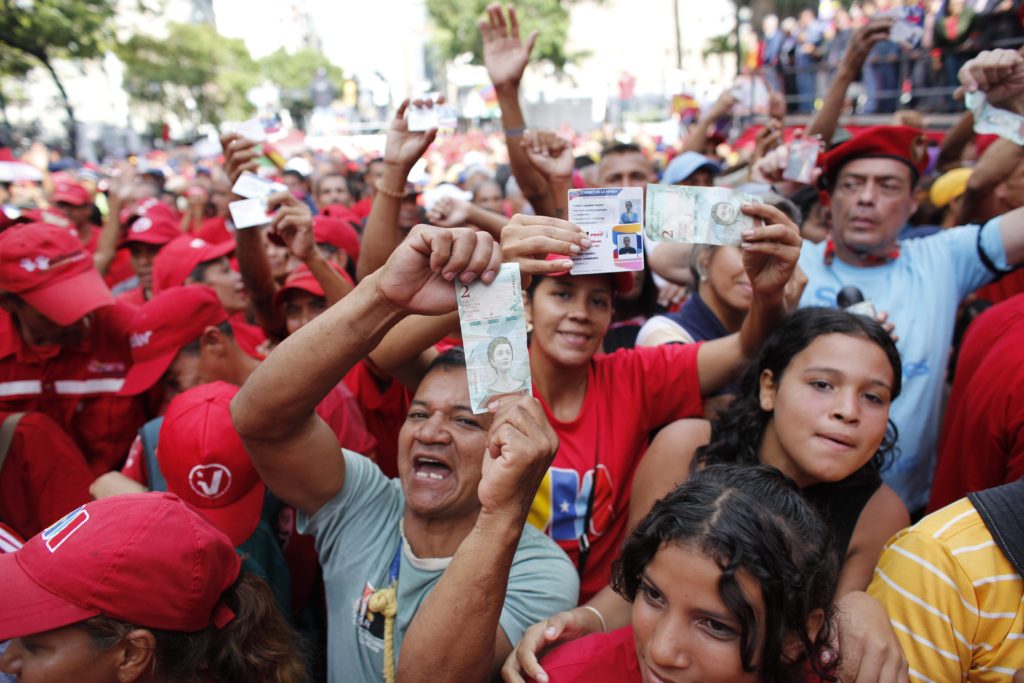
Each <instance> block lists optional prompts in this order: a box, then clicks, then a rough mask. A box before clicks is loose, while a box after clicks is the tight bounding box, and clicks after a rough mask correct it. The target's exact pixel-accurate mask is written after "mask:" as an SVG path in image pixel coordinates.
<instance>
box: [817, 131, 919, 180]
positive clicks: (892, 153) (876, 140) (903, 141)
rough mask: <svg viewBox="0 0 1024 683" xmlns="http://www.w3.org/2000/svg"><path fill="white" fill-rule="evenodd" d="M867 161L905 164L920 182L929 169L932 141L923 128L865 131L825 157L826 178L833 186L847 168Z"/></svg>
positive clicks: (830, 151)
mask: <svg viewBox="0 0 1024 683" xmlns="http://www.w3.org/2000/svg"><path fill="white" fill-rule="evenodd" d="M866 158H883V159H895V160H896V161H902V162H903V163H905V164H906V165H907V166H909V167H910V168H911V170H912V171H913V174H914V178H917V177H918V176H919V175H920V174H921V173H923V172H924V170H925V168H927V167H928V137H927V136H926V135H925V134H924V131H922V130H921V129H920V128H912V127H910V126H872V127H871V128H865V129H864V130H862V131H861V132H859V133H857V134H856V135H854V136H853V137H852V138H850V139H849V140H847V141H846V142H843V143H841V144H839V145H836V146H835V147H834V148H832V149H831V150H829V151H828V152H827V153H825V154H824V155H823V156H822V158H821V168H822V170H823V174H822V175H823V177H825V178H826V179H827V180H828V183H829V185H830V186H831V185H832V183H834V182H835V179H836V176H837V175H839V170H840V169H841V168H842V167H843V166H844V165H845V164H847V163H848V162H850V161H853V160H855V159H866Z"/></svg>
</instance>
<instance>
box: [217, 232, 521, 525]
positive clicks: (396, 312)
mask: <svg viewBox="0 0 1024 683" xmlns="http://www.w3.org/2000/svg"><path fill="white" fill-rule="evenodd" d="M500 266H501V258H500V251H499V249H498V246H497V244H495V242H494V240H493V239H491V236H490V235H487V234H486V233H481V232H478V231H475V230H470V229H465V228H464V229H453V230H450V229H444V228H435V227H433V226H424V225H420V226H416V227H415V228H413V230H412V232H411V233H410V234H409V237H408V239H406V240H405V241H404V242H402V244H401V245H399V247H398V248H397V249H395V251H394V252H393V253H392V255H391V257H390V258H389V259H388V260H387V262H386V263H385V265H384V266H383V267H382V268H381V269H380V271H378V272H376V273H374V274H373V275H371V276H369V277H367V278H366V279H364V280H363V281H362V282H360V283H359V286H358V287H356V288H355V289H354V290H352V293H351V294H349V295H348V296H346V297H345V298H344V299H343V300H342V301H340V302H338V303H337V304H335V305H334V306H332V307H331V308H329V309H328V310H327V311H325V312H324V313H323V314H321V315H320V316H318V317H317V318H316V319H315V320H313V321H312V322H310V323H309V324H307V325H304V326H303V327H302V328H301V329H300V330H299V331H297V332H296V333H295V334H293V335H291V336H289V337H288V338H287V339H285V340H284V342H282V343H281V345H280V346H278V347H277V348H276V349H275V350H274V351H273V352H272V353H271V354H270V356H269V357H268V358H267V360H265V361H264V362H263V363H262V364H261V365H260V366H259V367H258V368H257V369H256V371H255V372H254V373H253V374H252V375H251V376H250V377H249V379H248V381H246V383H245V385H244V386H243V387H242V389H241V391H239V392H238V395H237V396H236V397H235V398H234V400H233V401H232V411H231V412H232V416H233V418H234V424H235V429H237V430H238V434H239V435H240V436H241V437H242V441H243V442H244V443H245V446H246V449H247V450H248V452H249V455H250V456H251V457H252V461H253V464H254V465H255V467H256V469H257V471H259V473H260V476H261V477H262V478H263V480H264V481H265V482H266V483H267V485H268V486H269V487H270V489H271V490H272V491H273V492H274V493H275V494H277V495H278V497H280V498H281V499H282V500H283V501H284V502H286V503H288V504H290V505H293V506H295V507H296V508H298V509H299V510H301V511H302V512H305V513H306V514H309V515H312V514H314V513H315V512H316V511H317V510H319V509H320V507H322V506H323V504H324V503H326V502H327V501H329V500H330V499H331V498H333V497H334V496H335V495H336V494H337V493H338V491H340V490H341V486H342V484H343V483H344V479H345V467H344V460H343V459H342V458H340V457H339V456H338V449H339V445H338V441H337V439H336V437H335V436H334V434H333V432H331V430H330V429H329V428H328V427H327V425H326V424H325V423H324V422H323V421H322V420H321V419H320V418H319V417H317V415H316V412H315V410H316V406H317V404H318V403H319V402H320V401H321V400H322V399H323V398H324V396H326V395H327V394H328V392H330V390H331V389H333V388H334V387H335V386H336V385H337V384H338V382H340V381H341V379H342V377H344V376H345V374H346V373H348V371H349V370H350V369H351V368H352V366H353V365H355V363H356V362H358V361H359V360H360V359H362V358H364V357H365V356H366V354H368V353H369V352H370V350H371V349H373V347H374V346H376V345H377V343H378V342H379V341H380V340H381V339H382V338H383V337H384V335H385V333H386V332H387V331H388V330H389V329H391V328H392V327H393V326H394V325H395V324H396V323H397V322H398V321H399V320H401V319H402V318H403V317H404V316H405V315H406V314H407V313H424V314H429V315H437V314H441V313H447V312H449V311H452V310H454V309H455V288H454V287H453V286H452V281H453V280H454V279H455V278H460V280H461V281H462V282H469V281H472V280H473V279H474V278H477V277H480V278H482V279H483V280H484V281H485V282H491V281H493V279H494V276H495V274H496V273H497V271H498V269H499V268H500Z"/></svg>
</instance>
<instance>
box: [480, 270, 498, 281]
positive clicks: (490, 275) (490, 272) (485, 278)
mask: <svg viewBox="0 0 1024 683" xmlns="http://www.w3.org/2000/svg"><path fill="white" fill-rule="evenodd" d="M496 275H497V273H496V272H495V271H493V270H488V271H486V272H485V273H484V274H483V275H481V276H480V279H481V280H483V281H484V282H490V281H491V280H493V279H494V278H495V276H496Z"/></svg>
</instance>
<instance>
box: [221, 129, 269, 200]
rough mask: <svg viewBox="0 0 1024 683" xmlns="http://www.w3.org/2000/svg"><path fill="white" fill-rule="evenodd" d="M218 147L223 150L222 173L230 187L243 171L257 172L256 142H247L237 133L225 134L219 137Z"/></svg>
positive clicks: (257, 144) (258, 154)
mask: <svg viewBox="0 0 1024 683" xmlns="http://www.w3.org/2000/svg"><path fill="white" fill-rule="evenodd" d="M220 146H221V148H222V149H223V150H224V172H225V173H227V175H228V178H229V179H230V180H231V186H232V187H234V185H235V182H236V181H237V180H238V177H239V176H240V175H242V173H243V172H244V171H249V172H250V173H256V171H257V170H259V166H260V164H259V158H260V153H259V152H257V151H256V148H257V147H258V146H259V143H258V142H253V141H252V140H247V139H246V138H243V137H242V136H240V135H238V134H237V133H225V134H224V135H222V136H221V137H220Z"/></svg>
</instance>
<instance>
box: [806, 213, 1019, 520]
mask: <svg viewBox="0 0 1024 683" xmlns="http://www.w3.org/2000/svg"><path fill="white" fill-rule="evenodd" d="M979 229H980V230H981V231H982V232H981V247H982V248H983V249H984V250H985V253H986V254H987V255H988V257H989V258H990V259H991V260H992V262H993V263H994V264H995V265H996V267H997V268H1000V269H1005V268H1006V267H1007V263H1006V251H1005V249H1004V248H1003V240H1002V235H1001V234H1000V231H999V219H998V218H994V219H992V220H991V221H989V222H988V223H986V224H985V226H984V227H983V228H979V227H978V226H977V225H967V226H963V227H959V228H952V229H950V230H943V231H941V232H939V233H936V234H934V235H931V236H929V237H922V238H919V239H913V240H907V241H905V242H902V243H901V244H900V256H899V258H897V259H896V260H895V261H892V262H891V263H887V264H885V265H883V266H874V267H863V268H862V267H857V266H852V265H849V264H847V263H844V262H842V261H840V260H839V258H838V257H837V258H835V259H833V261H832V264H831V265H825V258H824V253H825V243H824V242H822V243H820V244H812V243H810V242H804V245H803V248H802V250H801V252H800V267H801V268H802V269H803V271H804V272H805V273H806V274H807V280H808V282H807V288H806V289H805V290H804V294H803V297H802V298H801V299H800V305H801V306H827V307H830V308H835V307H836V295H837V294H838V293H839V290H840V289H842V288H843V287H847V286H850V285H852V286H854V287H857V288H858V289H860V291H861V292H862V293H863V294H864V298H865V299H869V300H871V301H872V303H874V306H875V310H877V311H878V312H879V313H881V312H887V313H888V314H889V320H890V321H892V322H893V323H895V324H896V332H895V334H896V335H897V336H898V337H899V341H898V342H897V344H896V347H897V348H898V349H899V352H900V357H901V359H902V360H903V392H902V393H901V394H900V397H899V398H898V399H897V400H896V401H895V402H894V403H893V404H892V409H891V411H890V417H891V418H892V420H893V422H895V423H896V427H897V429H898V430H899V441H898V445H899V451H900V452H899V454H898V455H897V456H896V458H895V460H894V461H893V462H892V463H891V464H889V466H888V467H887V468H886V469H885V470H883V472H882V477H883V479H884V480H885V482H886V483H887V484H889V486H891V487H892V488H893V489H895V490H896V493H898V494H899V496H900V498H902V499H903V502H904V503H905V504H906V506H907V508H908V509H910V510H915V509H918V508H922V507H924V506H925V504H927V502H928V494H929V491H930V489H931V482H932V474H933V470H934V467H935V452H936V445H937V441H938V436H939V419H940V417H941V399H942V386H943V382H944V380H945V376H946V364H947V363H948V361H949V348H950V344H951V343H952V340H953V325H954V321H955V318H956V310H957V306H958V305H959V303H960V301H961V299H963V298H964V297H965V296H966V295H967V294H969V293H971V292H973V291H974V290H975V289H977V288H978V287H980V286H982V285H984V284H985V283H987V282H989V281H991V280H992V278H993V277H994V275H993V273H991V272H990V271H989V270H988V269H987V268H986V267H985V265H984V264H983V263H982V261H981V258H980V257H979V256H978V248H977V242H978V230H979Z"/></svg>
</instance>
